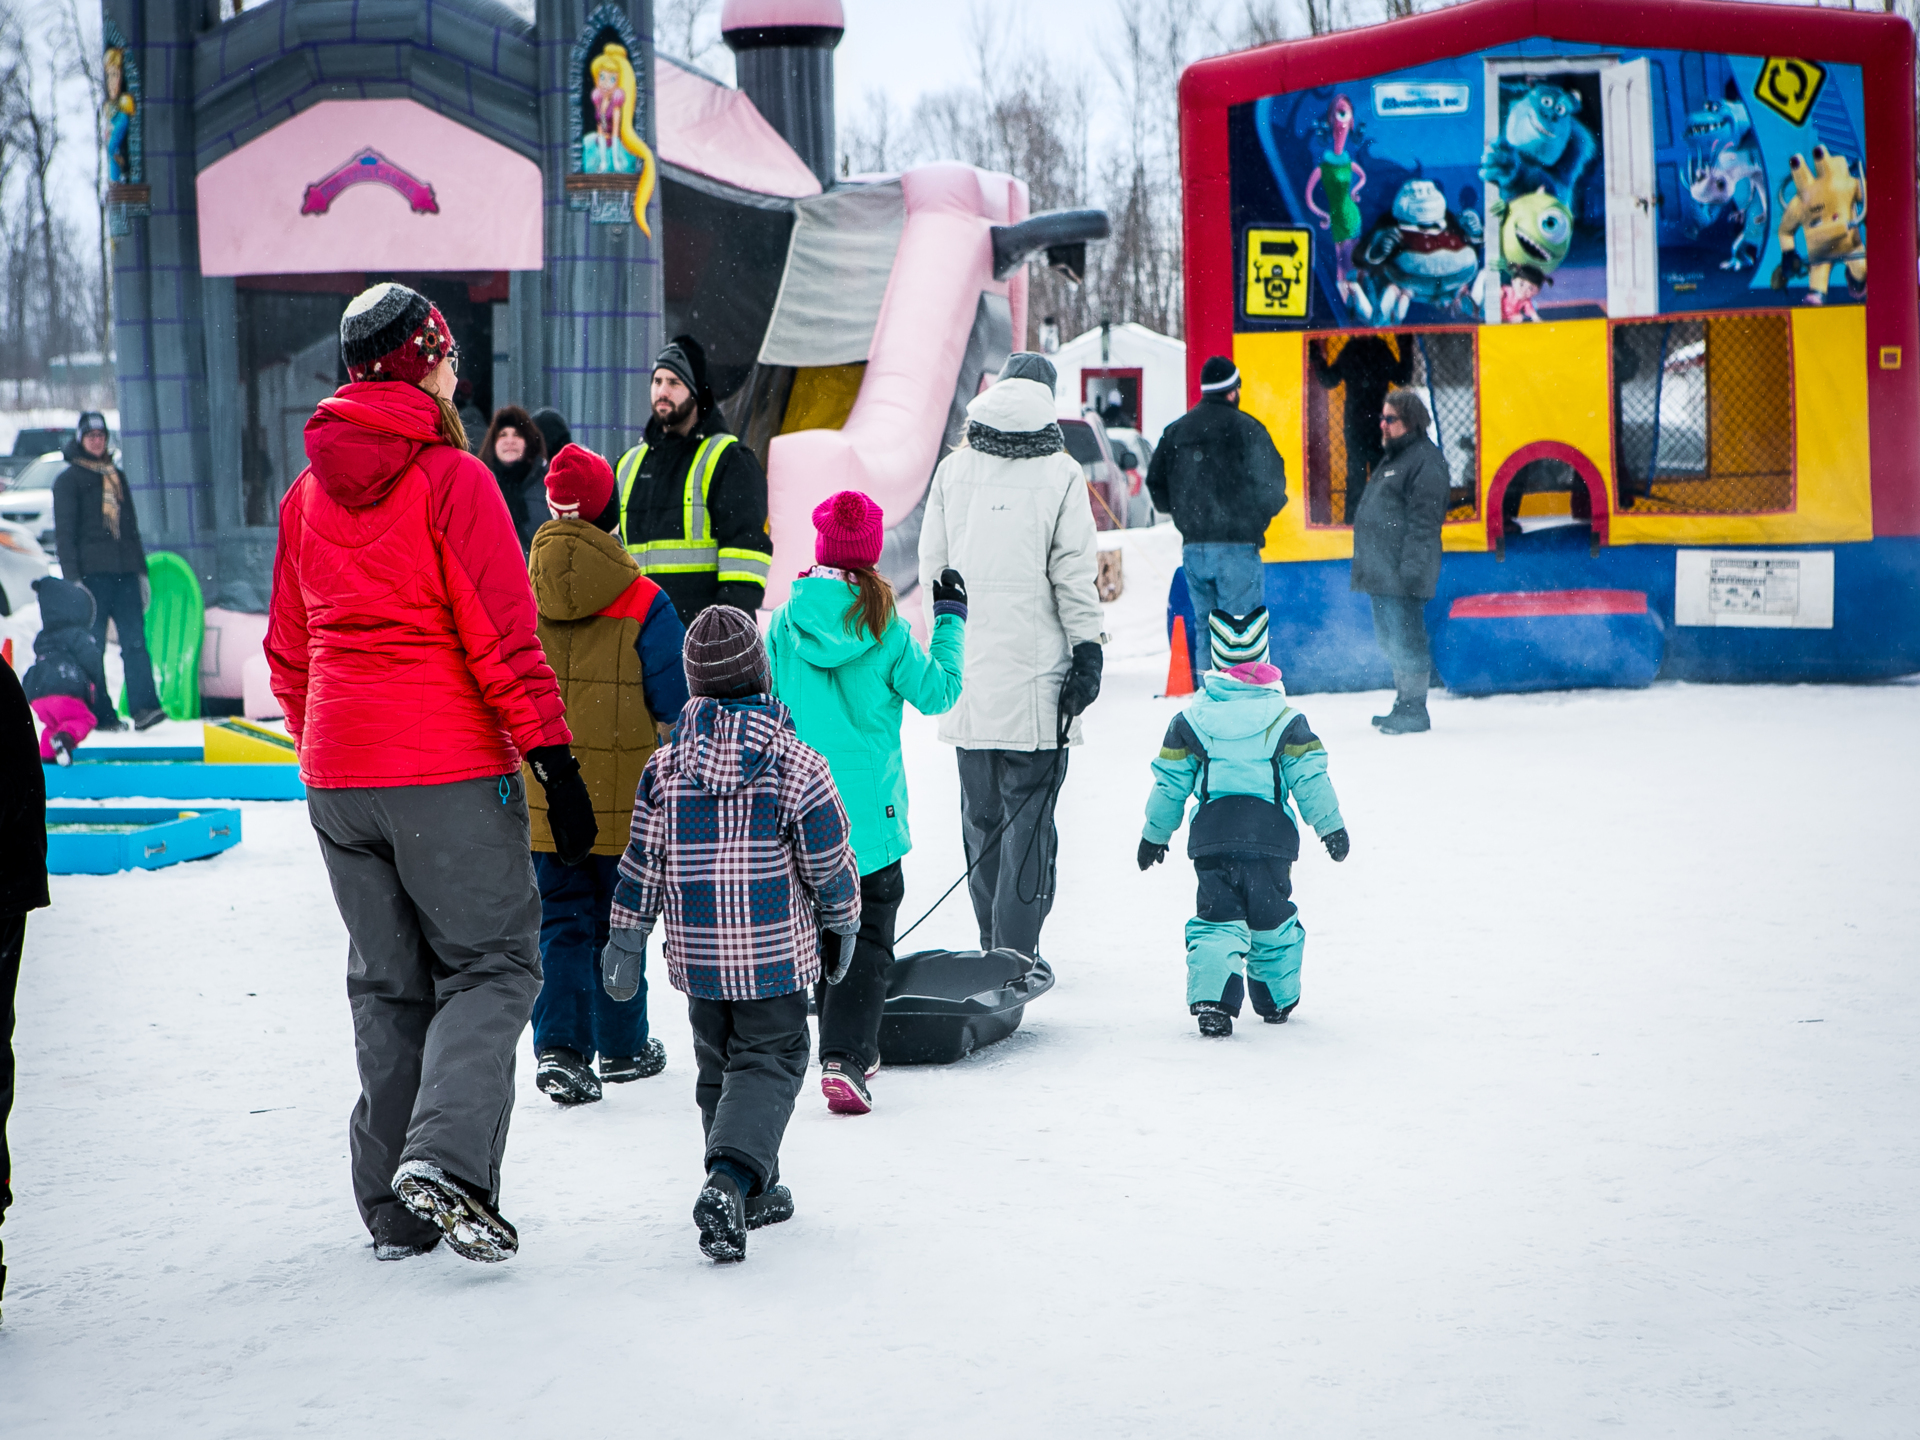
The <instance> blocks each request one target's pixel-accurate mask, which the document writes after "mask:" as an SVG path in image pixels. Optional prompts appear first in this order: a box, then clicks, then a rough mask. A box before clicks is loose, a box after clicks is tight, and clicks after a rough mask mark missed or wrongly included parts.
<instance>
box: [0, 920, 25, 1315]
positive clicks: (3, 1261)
mask: <svg viewBox="0 0 1920 1440" xmlns="http://www.w3.org/2000/svg"><path fill="white" fill-rule="evenodd" d="M26 943H27V917H26V916H25V915H0V1006H4V1014H0V1223H4V1222H5V1221H6V1218H7V1207H8V1206H9V1205H11V1204H13V1154H12V1152H11V1151H9V1150H8V1149H7V1117H8V1116H9V1115H11V1114H13V992H14V989H15V987H17V986H18V985H19V983H20V952H21V951H22V950H23V949H24V948H25V946H26ZM6 1293H7V1247H6V1246H5V1245H4V1244H0V1295H5V1294H6Z"/></svg>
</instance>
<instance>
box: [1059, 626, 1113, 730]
mask: <svg viewBox="0 0 1920 1440" xmlns="http://www.w3.org/2000/svg"><path fill="white" fill-rule="evenodd" d="M1102 658H1103V657H1102V656H1101V653H1100V642H1099V641H1098V640H1082V641H1081V642H1080V643H1079V644H1078V645H1076V646H1074V647H1073V668H1072V669H1070V670H1068V671H1067V678H1066V679H1064V680H1062V681H1061V682H1060V710H1061V713H1062V714H1065V715H1067V716H1068V717H1069V718H1071V717H1072V716H1075V715H1078V714H1080V713H1082V712H1083V711H1084V710H1085V709H1086V708H1087V707H1088V706H1089V705H1091V704H1093V702H1094V701H1096V700H1098V699H1099V698H1100V665H1101V661H1102Z"/></svg>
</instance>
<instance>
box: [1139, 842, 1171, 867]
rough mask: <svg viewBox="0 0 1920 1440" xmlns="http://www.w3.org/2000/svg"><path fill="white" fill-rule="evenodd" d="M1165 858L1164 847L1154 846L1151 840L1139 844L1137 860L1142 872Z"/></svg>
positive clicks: (1165, 851) (1165, 849) (1165, 848)
mask: <svg viewBox="0 0 1920 1440" xmlns="http://www.w3.org/2000/svg"><path fill="white" fill-rule="evenodd" d="M1166 858H1167V847H1166V846H1164V845H1159V844H1155V843H1154V842H1153V841H1151V840H1142V841H1141V842H1140V856H1139V859H1140V868H1141V869H1142V870H1145V869H1147V868H1149V867H1150V866H1154V865H1158V864H1159V863H1160V862H1161V861H1162V860H1164V859H1166Z"/></svg>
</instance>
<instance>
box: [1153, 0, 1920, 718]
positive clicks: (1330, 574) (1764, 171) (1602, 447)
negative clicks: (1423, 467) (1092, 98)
mask: <svg viewBox="0 0 1920 1440" xmlns="http://www.w3.org/2000/svg"><path fill="white" fill-rule="evenodd" d="M1913 55H1914V51H1913V34H1912V31H1911V30H1910V28H1909V27H1908V25H1907V23H1906V22H1905V21H1904V20H1901V19H1898V18H1895V17H1889V16H1885V15H1869V14H1854V13H1849V12H1845V11H1837V10H1819V9H1808V8H1802V7H1797V6H1774V5H1741V4H1723V3H1717V0H1716V3H1702V0H1670V3H1667V4H1663V5H1658V6H1648V5H1640V4H1635V3H1629V0H1471V3H1468V4H1463V5H1458V6H1455V7H1452V8H1449V9H1446V10H1441V11H1436V12H1433V13H1431V14H1427V15H1422V16H1418V17H1415V18H1412V19H1406V20H1398V21H1392V22H1389V23H1387V24H1384V25H1380V26H1375V27H1373V28H1370V29H1366V30H1361V31H1355V32H1349V33H1345V34H1340V35H1333V36H1324V37H1320V38H1317V39H1310V40H1301V41H1295V42H1287V43H1282V44H1276V45H1270V46H1265V47H1262V48H1260V49H1256V50H1251V51H1247V52H1243V53H1240V54H1235V55H1228V56H1223V57H1220V58H1218V59H1212V60H1207V61H1202V62H1201V63H1199V64H1196V65H1194V66H1193V67H1191V68H1190V69H1189V70H1188V71H1187V72H1186V73H1185V75H1184V76H1183V77H1182V81H1181V86H1180V97H1181V99H1180V105H1181V124H1182V135H1183V152H1182V153H1183V165H1184V168H1185V179H1186V192H1185V206H1186V237H1187V251H1186V254H1187V275H1186V285H1187V318H1188V384H1189V390H1190V393H1191V394H1192V395H1193V396H1194V398H1197V396H1198V385H1199V367H1200V365H1201V364H1202V362H1204V360H1205V359H1206V357H1207V356H1209V355H1212V354H1230V355H1232V356H1233V357H1234V358H1235V360H1236V362H1237V363H1238V365H1239V368H1240V372H1241V374H1242V376H1243V377H1244V383H1243V390H1242V400H1241V403H1242V406H1243V408H1244V409H1246V410H1247V411H1248V412H1249V413H1251V414H1253V415H1255V416H1257V417H1258V418H1259V419H1260V420H1261V421H1262V422H1264V423H1265V424H1266V425H1267V427H1268V428H1269V430H1270V431H1271V432H1272V434H1273V437H1274V441H1275V443H1276V444H1277V446H1278V447H1279V450H1280V453H1281V455H1282V456H1283V457H1284V458H1285V461H1286V466H1287V475H1288V497H1289V503H1288V505H1287V507H1286V508H1285V509H1284V510H1283V511H1282V512H1281V513H1280V514H1279V516H1277V517H1276V519H1275V520H1274V523H1273V525H1272V527H1271V528H1270V530H1269V531H1268V534H1267V543H1266V550H1265V557H1266V560H1267V581H1266V586H1267V604H1268V606H1269V608H1270V610H1271V612H1272V615H1273V631H1272V633H1273V646H1274V652H1275V659H1276V661H1277V662H1278V663H1279V664H1280V665H1281V666H1282V668H1283V669H1284V670H1285V672H1286V674H1287V679H1288V682H1289V684H1290V685H1291V686H1292V687H1293V688H1295V689H1297V690H1312V689H1361V688H1378V687H1384V686H1386V685H1388V684H1389V683H1390V673H1389V670H1388V667H1387V665H1386V662H1385V660H1384V658H1383V657H1382V656H1381V655H1380V654H1379V652H1378V650H1377V649H1376V647H1375V645H1374V641H1373V637H1372V630H1371V624H1370V619H1369V610H1368V605H1367V599H1366V597H1365V596H1364V595H1357V594H1353V593H1351V592H1350V590H1349V588H1348V565H1347V562H1348V560H1349V559H1350V558H1351V556H1352V553H1353V537H1352V530H1351V520H1352V516H1353V506H1354V504H1355V503H1356V501H1357V498H1358V496H1359V494H1360V493H1361V492H1362V490H1363V487H1364V486H1365V484H1366V479H1367V475H1368V473H1369V470H1370V467H1371V466H1372V465H1373V464H1374V463H1375V462H1376V461H1377V460H1378V458H1379V438H1378V435H1379V432H1378V423H1379V411H1380V401H1381V398H1382V397H1383V396H1384V394H1385V393H1386V390H1387V388H1388V387H1389V386H1390V385H1394V384H1404V385H1409V386H1412V387H1414V388H1415V389H1417V390H1419V391H1420V392H1421V393H1422V394H1423V395H1424V396H1425V397H1426V398H1427V400H1428V401H1429V409H1430V410H1431V412H1432V415H1433V425H1432V428H1431V430H1430V432H1429V438H1431V439H1432V440H1433V441H1434V443H1435V444H1437V445H1438V446H1439V447H1440V449H1441V451H1442V452H1443V454H1444V455H1445V457H1446V461H1447V464H1448V466H1449V468H1450V470H1451V473H1452V479H1453V489H1452V494H1451V501H1452V505H1451V509H1450V511H1449V513H1448V515H1447V520H1446V524H1445V527H1444V531H1443V543H1444V547H1445V550H1446V556H1445V560H1444V562H1443V564H1442V567H1441V578H1440V592H1439V594H1438V595H1437V596H1436V598H1435V599H1434V601H1433V602H1432V604H1431V605H1430V606H1429V607H1428V609H1427V620H1428V626H1429V629H1430V631H1431V632H1432V635H1433V638H1434V655H1435V665H1436V667H1437V669H1438V670H1439V672H1440V675H1441V677H1442V679H1443V680H1444V681H1445V682H1446V684H1447V685H1448V687H1449V688H1451V689H1454V690H1456V691H1461V692H1466V693H1480V692H1487V691H1493V690H1524V689H1541V688H1553V687H1561V686H1574V685H1635V684H1646V683H1648V682H1649V681H1651V680H1652V679H1653V678H1654V677H1655V675H1664V676H1668V677H1673V678H1679V679H1688V680H1781V681H1793V680H1848V679H1867V678H1872V677H1880V676H1890V675H1896V674H1903V673H1908V672H1912V671H1916V670H1920V348H1917V347H1920V290H1917V287H1916V283H1915V279H1916V276H1915V224H1914V59H1913ZM1869 200H1871V206H1869ZM1869 209H1871V215H1870V214H1869ZM1185 609H1186V597H1185V585H1184V581H1183V580H1180V579H1176V581H1175V586H1174V593H1173V595H1172V597H1171V601H1170V612H1171V613H1184V611H1185ZM1170 618H1171V615H1170ZM1189 623H1191V620H1190V619H1189ZM1189 633H1191V632H1189Z"/></svg>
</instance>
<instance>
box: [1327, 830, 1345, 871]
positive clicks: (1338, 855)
mask: <svg viewBox="0 0 1920 1440" xmlns="http://www.w3.org/2000/svg"><path fill="white" fill-rule="evenodd" d="M1320 843H1321V844H1322V845H1324V846H1326V847H1327V854H1329V855H1331V856H1332V857H1333V863H1334V864H1336V865H1338V864H1339V863H1340V862H1341V861H1342V860H1344V859H1346V858H1347V848H1348V843H1349V842H1348V840H1347V832H1346V831H1345V830H1344V829H1342V830H1336V831H1334V832H1333V833H1332V834H1331V835H1322V836H1321V837H1320Z"/></svg>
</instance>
